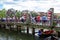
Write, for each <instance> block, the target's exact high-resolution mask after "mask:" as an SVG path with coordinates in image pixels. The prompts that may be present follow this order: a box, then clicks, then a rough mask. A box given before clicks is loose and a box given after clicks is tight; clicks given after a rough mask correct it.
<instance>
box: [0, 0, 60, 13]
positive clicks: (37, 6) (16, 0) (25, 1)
mask: <svg viewBox="0 0 60 40" xmlns="http://www.w3.org/2000/svg"><path fill="white" fill-rule="evenodd" d="M0 4H2V5H3V8H5V9H9V8H14V9H16V10H35V11H44V12H46V11H47V10H48V9H49V8H51V7H53V8H55V11H54V12H59V10H60V1H59V0H0Z"/></svg>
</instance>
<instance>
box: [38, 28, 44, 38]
mask: <svg viewBox="0 0 60 40" xmlns="http://www.w3.org/2000/svg"><path fill="white" fill-rule="evenodd" d="M42 34H43V29H40V30H39V31H38V36H39V38H40V37H42Z"/></svg>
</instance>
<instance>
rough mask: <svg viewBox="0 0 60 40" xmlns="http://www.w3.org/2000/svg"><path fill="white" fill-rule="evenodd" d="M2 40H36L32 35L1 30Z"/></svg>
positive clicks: (0, 38) (0, 39)
mask: <svg viewBox="0 0 60 40" xmlns="http://www.w3.org/2000/svg"><path fill="white" fill-rule="evenodd" d="M0 40H35V39H34V37H33V36H32V35H27V34H23V33H17V32H15V31H9V30H4V29H0Z"/></svg>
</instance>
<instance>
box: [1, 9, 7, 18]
mask: <svg viewBox="0 0 60 40" xmlns="http://www.w3.org/2000/svg"><path fill="white" fill-rule="evenodd" d="M4 17H6V10H5V9H3V10H0V18H4Z"/></svg>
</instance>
